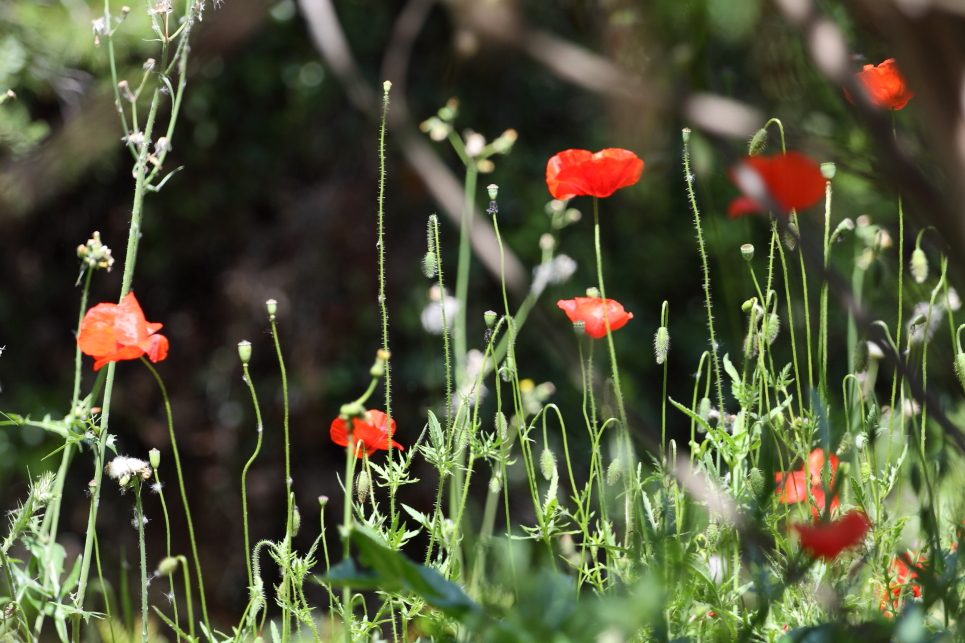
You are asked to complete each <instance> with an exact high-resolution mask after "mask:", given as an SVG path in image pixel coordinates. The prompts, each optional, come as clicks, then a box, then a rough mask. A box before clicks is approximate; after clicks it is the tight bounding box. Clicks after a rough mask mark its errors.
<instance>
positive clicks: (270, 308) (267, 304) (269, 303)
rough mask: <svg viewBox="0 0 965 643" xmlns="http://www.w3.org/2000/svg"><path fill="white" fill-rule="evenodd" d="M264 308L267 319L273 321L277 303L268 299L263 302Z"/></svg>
mask: <svg viewBox="0 0 965 643" xmlns="http://www.w3.org/2000/svg"><path fill="white" fill-rule="evenodd" d="M265 307H266V308H267V309H268V318H269V319H271V320H274V319H275V314H276V313H277V312H278V302H277V301H275V300H274V299H269V300H268V301H266V302H265Z"/></svg>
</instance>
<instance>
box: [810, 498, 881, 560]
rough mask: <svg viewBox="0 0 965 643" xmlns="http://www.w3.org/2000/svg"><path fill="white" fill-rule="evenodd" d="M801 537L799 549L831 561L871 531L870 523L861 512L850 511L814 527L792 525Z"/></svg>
mask: <svg viewBox="0 0 965 643" xmlns="http://www.w3.org/2000/svg"><path fill="white" fill-rule="evenodd" d="M794 529H795V530H797V533H798V535H799V536H800V537H801V547H802V548H803V549H804V550H805V551H807V552H808V553H809V554H811V555H812V556H815V557H817V558H823V559H825V560H832V559H834V558H835V557H837V555H838V554H840V553H841V552H842V551H844V550H845V549H848V548H850V547H854V546H855V545H857V544H858V543H860V542H861V540H862V539H863V538H864V537H865V534H867V533H868V530H869V529H871V521H870V520H868V516H866V515H865V514H864V512H862V511H858V510H856V509H855V510H852V511H849V512H848V513H846V514H845V515H844V516H842V517H841V518H839V519H838V520H833V521H831V522H821V523H818V524H816V525H794Z"/></svg>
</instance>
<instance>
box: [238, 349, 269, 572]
mask: <svg viewBox="0 0 965 643" xmlns="http://www.w3.org/2000/svg"><path fill="white" fill-rule="evenodd" d="M241 367H242V368H243V369H244V371H245V383H246V384H248V391H249V392H250V393H251V403H252V404H253V405H254V407H255V421H256V422H257V423H258V428H257V431H258V441H257V443H256V444H255V452H254V453H252V454H251V457H250V458H249V459H248V462H247V463H245V468H244V469H243V470H242V471H241V514H242V519H243V524H244V529H245V563H246V564H247V565H248V587H253V586H254V584H255V579H254V576H253V574H252V572H251V541H250V540H248V484H247V479H248V469H250V468H251V465H252V463H253V462H254V461H255V458H257V457H258V454H259V453H260V452H261V440H262V438H263V437H264V433H265V425H264V424H262V421H261V406H260V405H259V404H258V395H257V394H256V393H255V385H254V383H253V382H252V381H251V374H250V373H248V364H247V363H245V364H242V365H241Z"/></svg>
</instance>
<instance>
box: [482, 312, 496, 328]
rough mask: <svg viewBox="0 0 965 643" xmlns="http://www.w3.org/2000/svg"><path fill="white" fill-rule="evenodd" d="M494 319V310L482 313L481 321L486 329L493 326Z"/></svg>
mask: <svg viewBox="0 0 965 643" xmlns="http://www.w3.org/2000/svg"><path fill="white" fill-rule="evenodd" d="M496 317H497V315H496V311H495V310H487V311H486V312H484V313H483V321H484V322H486V328H492V327H493V324H495V323H496Z"/></svg>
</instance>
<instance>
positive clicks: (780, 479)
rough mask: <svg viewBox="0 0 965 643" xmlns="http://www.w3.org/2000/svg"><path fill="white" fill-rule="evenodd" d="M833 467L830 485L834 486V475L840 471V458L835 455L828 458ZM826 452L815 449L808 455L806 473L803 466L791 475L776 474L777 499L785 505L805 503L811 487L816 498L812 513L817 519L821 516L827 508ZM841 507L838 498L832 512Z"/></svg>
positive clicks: (834, 499)
mask: <svg viewBox="0 0 965 643" xmlns="http://www.w3.org/2000/svg"><path fill="white" fill-rule="evenodd" d="M827 460H828V462H829V463H830V466H831V479H830V482H829V485H830V486H831V487H833V486H834V474H835V472H836V471H837V470H838V463H839V460H838V456H836V455H834V454H833V453H832V454H831V455H830V456H828V458H827ZM824 461H825V458H824V450H823V449H815V450H813V451H811V453H810V455H808V471H807V472H805V471H804V466H803V465H802V466H801V468H800V469H798V470H796V471H791V472H789V473H775V474H774V482H775V483H776V484H777V497H778V500H780V502H782V503H784V504H788V505H789V504H794V503H796V502H805V501H806V500H807V499H808V487H809V486H810V492H811V497H813V498H814V506H812V507H811V512H812V513H813V514H814V517H815V518H819V517H820V516H821V512H823V511H824V507H825V496H824ZM838 506H839V503H838V497H837V496H835V497H834V498H832V499H831V510H832V511H833V510H835V509H837V508H838Z"/></svg>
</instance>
